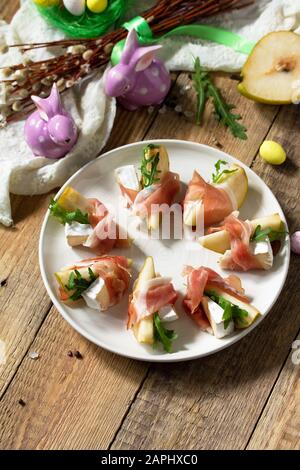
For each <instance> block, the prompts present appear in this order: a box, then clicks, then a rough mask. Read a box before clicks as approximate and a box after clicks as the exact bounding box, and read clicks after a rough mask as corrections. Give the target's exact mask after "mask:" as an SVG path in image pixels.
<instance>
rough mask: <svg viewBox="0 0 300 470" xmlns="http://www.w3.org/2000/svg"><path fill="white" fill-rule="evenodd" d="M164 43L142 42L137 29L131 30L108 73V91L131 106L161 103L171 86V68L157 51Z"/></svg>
mask: <svg viewBox="0 0 300 470" xmlns="http://www.w3.org/2000/svg"><path fill="white" fill-rule="evenodd" d="M161 47H162V46H160V45H156V46H140V45H139V43H138V39H137V34H136V32H135V30H131V31H130V32H129V33H128V36H127V39H126V43H125V47H124V50H123V53H122V55H121V59H120V63H119V64H117V65H115V66H114V67H112V68H111V69H110V70H108V71H107V72H106V74H105V92H106V94H107V95H108V96H114V97H117V99H118V101H119V102H120V103H121V104H122V105H123V106H124V107H125V108H126V109H129V110H135V109H137V108H140V107H142V106H150V105H155V104H160V103H162V102H163V100H164V99H165V97H166V95H167V94H168V91H169V89H170V86H171V79H170V74H169V72H168V70H167V69H166V67H165V65H164V64H163V62H162V61H160V60H159V59H157V58H155V52H156V51H157V50H158V49H160V48H161Z"/></svg>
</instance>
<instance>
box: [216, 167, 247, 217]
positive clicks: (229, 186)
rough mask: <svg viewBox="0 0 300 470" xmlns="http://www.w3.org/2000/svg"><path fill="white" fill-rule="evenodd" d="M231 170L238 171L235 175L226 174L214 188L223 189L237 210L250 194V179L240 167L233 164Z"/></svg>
mask: <svg viewBox="0 0 300 470" xmlns="http://www.w3.org/2000/svg"><path fill="white" fill-rule="evenodd" d="M229 170H236V171H235V172H234V173H224V174H223V176H222V177H221V179H220V180H219V181H218V183H216V184H215V185H214V186H216V187H222V189H224V190H225V191H226V192H227V194H228V196H229V197H230V199H231V200H232V203H233V206H234V208H235V209H239V208H240V207H241V206H242V205H243V203H244V201H245V199H246V196H247V193H248V177H247V174H246V172H245V170H244V168H242V167H241V166H240V165H236V164H233V165H231V166H230V168H229Z"/></svg>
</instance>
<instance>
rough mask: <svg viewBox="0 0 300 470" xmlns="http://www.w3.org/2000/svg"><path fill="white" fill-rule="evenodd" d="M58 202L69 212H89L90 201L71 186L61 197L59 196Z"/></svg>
mask: <svg viewBox="0 0 300 470" xmlns="http://www.w3.org/2000/svg"><path fill="white" fill-rule="evenodd" d="M57 202H58V204H59V205H60V206H61V207H63V208H64V209H66V210H67V211H75V210H76V209H80V210H81V211H82V212H87V209H88V207H89V201H88V199H87V198H86V197H85V196H83V195H82V194H80V193H79V192H78V191H76V190H75V189H74V188H72V187H71V186H67V187H66V189H65V190H64V192H63V193H62V194H61V196H59V198H58V200H57Z"/></svg>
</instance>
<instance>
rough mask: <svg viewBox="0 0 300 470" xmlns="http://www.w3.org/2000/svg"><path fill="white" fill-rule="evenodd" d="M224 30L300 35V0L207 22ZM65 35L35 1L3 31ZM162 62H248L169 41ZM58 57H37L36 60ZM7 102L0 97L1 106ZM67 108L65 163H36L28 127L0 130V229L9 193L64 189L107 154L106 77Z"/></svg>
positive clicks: (14, 58) (187, 65)
mask: <svg viewBox="0 0 300 470" xmlns="http://www.w3.org/2000/svg"><path fill="white" fill-rule="evenodd" d="M154 3H155V1H154V0H144V1H141V2H136V5H137V7H136V8H133V9H132V10H131V11H130V14H129V15H128V16H129V17H131V18H132V17H133V15H135V14H138V13H141V12H142V11H144V10H145V9H146V8H148V7H149V6H151V5H153V4H154ZM206 23H208V24H211V25H214V26H222V27H223V28H226V29H228V30H231V31H234V32H236V33H238V34H240V35H242V36H244V37H245V38H247V39H248V40H251V41H257V40H259V39H260V38H261V37H262V36H264V35H265V34H267V33H268V32H270V31H275V30H294V31H296V32H300V0H256V2H255V4H254V5H252V6H249V7H247V8H245V9H242V10H238V11H234V12H231V13H226V14H223V15H218V16H215V17H212V18H209V19H207V20H206ZM62 37H63V34H62V33H61V32H60V31H58V30H55V29H54V28H52V27H51V26H49V25H47V23H45V21H44V20H43V19H42V18H41V17H40V16H39V15H38V13H37V12H36V9H35V8H34V6H33V5H32V3H31V0H23V2H22V6H21V8H20V10H19V11H18V13H17V14H16V16H15V17H14V19H13V21H12V23H11V25H6V24H4V23H2V24H1V25H0V44H1V43H5V42H7V43H10V44H11V43H12V42H14V43H18V42H19V43H20V42H37V41H40V40H41V41H47V40H49V41H51V40H57V39H60V38H62ZM162 43H163V46H164V48H163V50H162V52H161V57H162V58H163V59H164V60H165V61H166V64H167V66H168V68H169V69H170V70H192V69H193V57H196V56H199V57H200V58H201V62H202V64H203V65H204V66H205V67H207V68H208V69H210V70H224V71H230V72H233V71H239V70H240V69H241V67H242V65H243V63H244V61H245V59H246V56H245V55H243V54H239V53H237V52H235V51H233V50H231V49H229V48H227V47H225V46H220V45H216V44H213V43H209V42H207V41H200V40H196V39H195V40H193V39H189V40H187V38H179V37H177V38H174V39H170V38H169V39H166V40H164V41H163V42H162ZM53 53H54V51H51V52H50V51H38V52H36V53H35V54H37V55H35V58H36V57H39V58H40V57H41V55H43V56H45V55H51V54H53ZM21 60H22V56H21V55H20V53H19V52H18V51H17V49H12V50H11V51H10V52H9V53H8V54H5V55H3V56H1V66H3V65H6V64H7V65H8V64H12V63H17V62H20V61H21ZM3 100H5V97H4V96H3V95H2V94H1V92H0V102H1V101H3ZM64 102H65V105H66V107H67V108H68V110H70V111H71V113H72V115H73V116H74V118H75V120H76V123H77V125H78V126H79V128H80V137H79V140H78V143H77V145H76V146H75V147H74V149H73V150H72V151H71V152H70V153H69V154H68V155H67V156H66V157H65V158H63V159H62V160H58V161H53V160H49V159H46V158H43V157H34V156H33V155H32V153H31V151H30V149H29V148H28V147H27V145H26V143H25V141H24V138H23V127H24V122H19V123H16V124H12V125H10V126H8V127H7V128H5V129H2V130H0V223H3V224H4V225H7V226H9V225H11V224H12V222H13V221H12V218H11V209H10V199H9V193H15V194H31V195H32V194H42V193H46V192H48V191H50V190H51V189H53V188H55V187H57V186H60V185H62V184H63V183H64V182H65V181H66V179H67V178H68V177H69V176H71V175H72V174H73V173H74V172H75V171H76V170H77V169H78V168H80V167H81V166H83V165H84V164H85V163H87V162H88V161H90V160H92V159H93V158H95V157H96V156H97V155H98V154H99V152H100V150H101V149H102V148H103V146H104V144H105V142H106V140H107V138H108V136H109V133H110V131H111V128H112V125H113V121H114V117H115V102H114V100H110V99H108V98H107V97H106V96H105V95H104V92H103V83H102V80H101V72H99V73H98V74H97V75H95V76H94V77H93V78H92V79H91V80H89V81H88V82H86V83H84V84H82V85H81V87H79V86H76V87H75V88H74V89H73V90H72V91H69V92H68V93H67V94H66V95H65V97H64Z"/></svg>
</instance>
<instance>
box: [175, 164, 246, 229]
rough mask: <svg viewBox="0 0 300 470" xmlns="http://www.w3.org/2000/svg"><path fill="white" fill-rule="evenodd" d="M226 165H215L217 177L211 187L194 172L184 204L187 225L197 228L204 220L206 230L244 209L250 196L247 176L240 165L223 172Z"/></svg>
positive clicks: (214, 175) (232, 166)
mask: <svg viewBox="0 0 300 470" xmlns="http://www.w3.org/2000/svg"><path fill="white" fill-rule="evenodd" d="M226 164H227V162H225V161H224V160H219V161H218V162H217V163H216V164H215V169H216V173H214V174H213V175H212V181H211V183H207V182H206V181H204V179H203V178H202V177H201V176H200V175H199V173H198V172H197V171H196V170H195V171H194V175H193V178H192V180H191V181H190V183H189V185H188V190H187V193H186V196H185V198H184V201H183V221H184V223H185V225H188V226H190V227H195V226H196V225H197V223H199V222H200V221H201V218H202V217H204V226H205V227H209V226H211V225H213V224H217V223H219V222H221V221H222V220H224V218H225V217H226V216H227V215H229V214H230V213H231V212H233V211H235V210H237V209H239V208H240V207H241V205H242V204H243V202H244V200H245V197H246V195H247V192H248V178H247V175H246V173H245V170H244V169H243V168H242V167H240V166H239V165H231V166H230V168H228V169H225V170H221V166H222V165H226ZM198 221H199V222H198Z"/></svg>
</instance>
